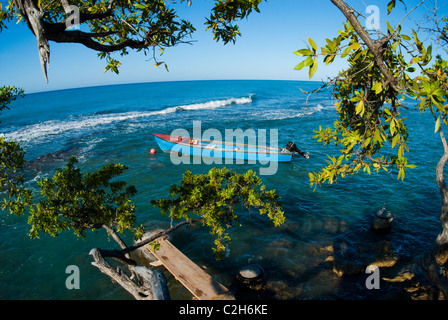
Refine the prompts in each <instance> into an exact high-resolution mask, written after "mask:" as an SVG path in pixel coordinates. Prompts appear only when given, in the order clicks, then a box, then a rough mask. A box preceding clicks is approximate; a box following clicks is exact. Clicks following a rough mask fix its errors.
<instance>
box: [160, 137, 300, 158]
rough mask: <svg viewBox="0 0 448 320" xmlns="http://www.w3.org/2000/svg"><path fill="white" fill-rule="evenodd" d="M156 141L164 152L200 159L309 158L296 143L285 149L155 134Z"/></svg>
mask: <svg viewBox="0 0 448 320" xmlns="http://www.w3.org/2000/svg"><path fill="white" fill-rule="evenodd" d="M153 135H154V137H155V140H156V142H157V144H158V145H159V147H160V149H162V150H163V151H164V152H177V153H182V154H188V155H192V156H199V157H210V158H221V159H233V160H243V161H244V160H248V161H259V162H268V161H276V162H289V161H291V160H292V158H293V156H294V155H296V154H299V155H301V156H302V157H304V158H309V156H308V154H305V153H304V152H302V151H300V150H299V149H298V148H297V146H296V145H295V143H293V142H289V143H288V145H287V146H286V147H285V148H283V149H280V148H272V147H266V146H255V145H248V144H241V143H228V142H224V141H210V140H201V139H191V138H188V137H182V136H175V135H168V134H159V133H154V134H153Z"/></svg>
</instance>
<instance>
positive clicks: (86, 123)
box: [0, 95, 253, 142]
mask: <svg viewBox="0 0 448 320" xmlns="http://www.w3.org/2000/svg"><path fill="white" fill-rule="evenodd" d="M252 96H253V95H250V96H248V97H242V98H230V99H224V100H213V101H208V102H204V103H195V104H190V105H181V106H176V107H168V108H165V109H162V110H158V111H143V112H136V111H132V112H123V113H114V114H95V115H89V116H83V117H80V118H75V117H71V118H70V119H67V120H48V121H45V122H40V123H36V124H32V125H28V126H25V127H23V128H20V129H18V130H14V131H12V132H9V133H5V134H0V136H4V137H5V139H6V140H14V141H18V142H32V141H34V140H36V139H42V138H45V137H48V136H54V135H60V134H63V133H65V132H69V131H76V130H84V129H90V128H95V127H99V126H104V125H108V124H111V123H113V122H123V121H128V120H133V119H138V118H145V117H151V116H157V115H165V114H170V113H175V112H178V111H190V110H205V109H216V108H221V107H225V106H230V105H233V104H237V105H239V104H246V103H251V102H252Z"/></svg>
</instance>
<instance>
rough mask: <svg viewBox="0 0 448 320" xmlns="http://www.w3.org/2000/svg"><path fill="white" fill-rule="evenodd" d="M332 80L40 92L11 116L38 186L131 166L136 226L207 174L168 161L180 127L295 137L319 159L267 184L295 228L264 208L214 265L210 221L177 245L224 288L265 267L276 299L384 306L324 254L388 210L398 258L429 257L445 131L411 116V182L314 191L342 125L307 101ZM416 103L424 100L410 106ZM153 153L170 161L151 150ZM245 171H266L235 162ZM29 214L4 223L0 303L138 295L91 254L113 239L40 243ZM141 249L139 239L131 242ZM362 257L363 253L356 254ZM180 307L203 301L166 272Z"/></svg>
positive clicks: (299, 163) (319, 104)
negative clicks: (76, 279)
mask: <svg viewBox="0 0 448 320" xmlns="http://www.w3.org/2000/svg"><path fill="white" fill-rule="evenodd" d="M318 85H320V83H316V82H296V81H191V82H166V83H146V84H129V85H116V86H104V87H92V88H82V89H71V90H62V91H54V92H45V93H36V94H29V95H27V96H26V97H25V98H24V99H20V100H18V101H16V102H14V104H13V105H12V108H11V110H10V111H8V110H6V111H4V112H3V114H2V115H1V128H2V131H1V132H2V133H3V134H4V136H5V137H6V138H7V139H14V140H17V141H20V142H21V143H22V146H23V147H24V148H25V149H26V152H27V154H26V159H27V160H28V164H27V186H30V187H32V188H35V187H36V180H37V179H40V178H43V177H48V176H51V175H52V174H53V173H54V170H55V168H58V167H62V166H64V165H65V163H66V161H67V159H68V158H69V157H70V156H72V155H74V156H76V157H78V159H79V161H80V162H79V166H80V167H81V168H82V170H83V171H89V170H93V169H97V168H99V167H101V166H102V165H104V164H105V163H110V162H120V163H123V164H125V165H127V166H128V167H129V170H128V171H127V172H126V174H125V175H124V176H123V179H126V180H127V181H128V182H129V183H130V184H133V185H135V186H136V188H137V190H138V194H137V195H136V196H135V197H134V198H133V200H134V202H135V203H136V205H137V218H138V219H137V220H138V223H139V224H140V223H141V224H144V225H145V226H147V227H148V228H166V227H168V226H169V224H170V221H169V220H167V218H165V217H163V216H162V215H161V214H160V213H159V212H158V210H157V208H155V207H153V206H152V205H151V204H150V200H151V199H157V198H162V197H167V196H168V190H169V186H170V185H171V184H174V183H178V182H179V181H180V179H181V177H182V173H183V172H184V171H185V170H186V169H188V170H191V171H192V172H194V173H202V172H206V171H208V170H209V169H210V167H211V166H210V165H207V164H204V163H202V164H180V165H175V164H173V163H172V162H171V160H170V156H169V155H168V154H164V153H161V152H160V149H158V147H157V145H156V143H155V141H154V138H153V136H152V134H153V133H164V134H169V133H171V132H172V131H173V130H175V129H185V130H187V131H188V132H192V130H193V121H201V128H202V131H205V130H207V129H217V130H219V131H220V132H222V134H223V135H224V132H225V130H226V129H238V128H239V129H242V130H247V129H255V130H259V129H266V130H267V131H268V133H269V130H273V129H276V130H278V143H279V147H283V146H285V145H286V144H287V143H288V141H294V142H295V143H296V144H297V145H298V147H299V148H300V149H301V150H302V151H305V152H309V153H310V159H303V158H298V159H296V160H294V161H292V162H290V163H279V164H278V168H277V170H276V172H275V174H273V175H264V176H262V179H263V182H264V183H265V184H266V185H267V186H268V187H269V188H273V189H276V190H277V192H278V193H279V194H280V195H281V198H282V203H283V206H284V210H285V215H286V219H287V220H286V223H285V224H284V225H283V226H281V227H279V228H274V227H273V226H272V224H271V223H270V222H268V221H267V220H266V219H265V217H260V216H259V215H257V213H256V212H250V213H245V214H243V213H241V214H240V215H239V216H240V217H241V222H242V224H243V226H242V227H240V228H233V229H230V234H231V237H232V239H233V240H232V243H231V245H230V246H229V250H228V255H227V258H226V259H225V260H224V261H219V262H217V261H215V260H214V256H213V253H212V251H211V246H212V244H213V243H212V242H213V241H212V238H211V236H210V235H209V234H208V233H207V230H205V229H202V228H201V227H199V226H195V227H190V228H186V229H182V230H179V231H177V232H176V233H175V234H173V235H172V237H171V241H172V242H173V243H174V244H175V245H176V246H177V247H178V248H179V249H180V250H182V251H183V252H184V253H185V254H186V255H188V256H189V257H190V258H191V259H192V260H194V261H195V262H196V263H197V264H198V265H200V266H205V267H206V268H207V269H206V270H207V271H208V272H210V273H211V274H212V275H213V276H214V277H215V278H216V279H217V280H219V281H220V282H222V283H223V284H224V285H226V286H229V287H232V286H233V283H234V282H233V281H234V276H235V274H236V273H237V272H238V270H239V269H240V268H241V267H243V266H245V265H247V264H248V263H258V264H260V265H261V266H262V267H263V269H264V270H265V272H266V280H267V283H266V290H264V291H263V292H260V293H259V294H258V296H257V297H259V298H265V299H292V298H296V299H333V298H336V299H337V298H351V299H353V298H354V299H362V298H366V297H372V294H373V295H374V294H380V293H381V292H376V293H372V292H371V291H369V290H366V289H365V287H363V286H364V281H365V277H362V276H360V277H358V278H356V277H355V278H352V279H351V280H350V282H349V284H347V283H346V282H345V283H342V281H341V279H339V278H337V277H336V276H335V274H334V273H333V272H332V271H331V266H329V264H328V263H324V260H325V258H326V256H325V255H324V254H323V253H322V250H321V248H323V247H327V246H331V245H335V244H337V243H340V242H341V241H342V240H344V241H349V242H350V243H351V244H354V245H355V246H356V245H362V244H363V243H364V242H366V241H373V240H375V241H378V240H381V239H378V238H375V236H372V235H371V232H370V231H369V228H370V221H371V216H372V214H373V213H374V212H376V211H378V210H379V209H381V207H382V206H383V204H385V205H386V207H387V209H388V210H390V211H391V212H392V214H393V215H394V218H395V220H394V226H393V229H392V231H391V232H390V233H389V234H387V235H385V236H384V237H385V238H384V239H386V240H387V241H388V242H389V243H390V245H391V246H392V247H393V249H394V250H395V251H396V252H397V253H398V254H399V255H400V257H403V258H404V259H405V260H406V259H411V258H412V257H413V256H414V255H416V254H419V253H422V252H423V251H424V250H425V248H427V245H428V243H429V242H430V241H432V240H433V239H434V237H435V236H436V235H437V234H438V232H439V229H440V227H439V221H438V215H439V210H440V198H439V193H438V190H437V187H436V184H435V176H434V174H435V173H434V168H435V165H436V163H437V161H438V158H439V156H440V155H441V153H442V149H441V143H440V141H439V140H438V137H437V136H436V135H435V134H434V133H433V132H434V127H433V120H432V119H431V118H430V117H429V115H421V114H420V113H418V112H417V111H415V110H413V108H412V107H411V108H410V109H409V110H408V111H406V117H407V123H408V125H409V128H410V129H409V131H410V132H411V133H412V135H411V138H410V141H409V148H410V151H411V153H410V162H411V163H415V164H417V165H418V167H417V168H416V169H413V170H411V171H409V172H408V174H407V177H406V179H405V181H397V180H396V175H393V174H388V173H386V172H383V173H380V174H373V175H372V176H368V175H364V174H361V175H359V176H356V177H349V178H347V179H345V180H343V181H339V182H338V183H337V184H334V185H331V186H328V185H324V186H322V187H320V188H317V189H316V190H313V189H312V188H310V186H309V181H308V172H309V171H316V170H318V169H319V168H320V167H322V166H323V165H324V164H325V160H326V154H327V153H329V152H331V151H332V150H333V151H334V148H333V147H324V146H322V145H321V144H319V143H317V142H316V141H315V140H314V139H313V138H312V136H313V135H314V132H313V130H317V128H318V126H319V125H322V126H326V125H331V124H332V122H333V121H334V119H335V108H334V102H335V101H333V100H332V99H331V95H330V93H325V94H320V95H319V96H316V95H312V96H310V97H309V100H308V105H307V106H306V107H305V102H306V99H307V96H306V95H305V94H304V93H303V92H302V91H301V90H300V88H301V89H305V90H311V89H313V88H316V87H317V86H318ZM411 106H412V105H411ZM151 148H155V149H156V150H157V151H159V152H158V153H156V154H155V155H151V154H149V150H150V149H151ZM230 167H231V168H232V170H235V171H238V172H245V171H246V170H248V169H254V171H256V172H257V173H258V172H259V169H260V165H259V164H239V165H237V164H234V165H231V166H230ZM28 231H29V227H28V225H27V218H26V216H22V217H16V216H12V215H10V214H8V213H2V214H1V215H0V246H1V248H0V299H130V298H131V297H130V296H129V294H127V293H126V292H125V291H124V290H122V289H121V288H119V287H118V286H117V285H115V284H113V283H111V281H110V280H109V278H107V276H105V275H103V274H102V273H100V272H99V270H98V269H97V268H95V267H93V266H92V265H91V264H90V263H91V258H90V256H88V253H89V251H90V249H92V248H95V247H99V248H104V249H108V248H113V247H115V245H114V243H113V242H112V241H109V240H108V239H107V237H106V235H105V233H103V232H102V231H98V232H92V233H89V234H88V235H87V238H86V239H85V240H80V239H77V238H76V237H75V236H73V235H72V234H71V233H70V232H66V233H63V234H61V235H60V236H59V237H57V238H51V237H48V236H42V237H41V238H40V239H38V240H30V239H29V238H28V235H27V233H28ZM127 240H128V242H129V243H130V242H131V240H130V239H127ZM355 259H356V257H355ZM69 265H76V266H78V267H79V269H80V289H79V290H76V289H75V290H68V289H67V288H66V286H65V281H66V279H67V277H68V274H66V273H65V270H66V268H67V266H69ZM167 277H168V281H169V287H170V291H171V295H172V298H174V299H185V298H186V299H189V298H190V297H191V296H190V295H189V294H188V292H186V290H185V289H183V288H182V287H181V286H180V285H179V284H178V283H177V282H176V281H175V280H174V279H172V278H171V277H170V275H169V274H167Z"/></svg>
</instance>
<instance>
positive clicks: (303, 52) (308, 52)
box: [293, 49, 313, 57]
mask: <svg viewBox="0 0 448 320" xmlns="http://www.w3.org/2000/svg"><path fill="white" fill-rule="evenodd" d="M293 53H294V54H295V55H297V56H299V57H302V56H311V55H313V53H312V52H311V50H310V49H300V50H297V51H294V52H293Z"/></svg>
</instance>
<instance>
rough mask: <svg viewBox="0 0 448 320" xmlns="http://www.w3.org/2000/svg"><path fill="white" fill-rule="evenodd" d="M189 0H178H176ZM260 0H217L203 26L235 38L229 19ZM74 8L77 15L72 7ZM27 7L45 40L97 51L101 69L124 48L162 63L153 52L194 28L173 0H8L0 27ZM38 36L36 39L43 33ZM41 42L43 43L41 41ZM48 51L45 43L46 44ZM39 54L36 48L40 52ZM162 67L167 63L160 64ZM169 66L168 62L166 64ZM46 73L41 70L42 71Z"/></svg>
mask: <svg viewBox="0 0 448 320" xmlns="http://www.w3.org/2000/svg"><path fill="white" fill-rule="evenodd" d="M184 2H187V4H188V5H189V6H190V5H191V4H192V1H191V0H189V1H185V0H180V1H178V5H180V4H182V3H184ZM260 2H261V0H232V1H223V0H216V1H215V6H214V7H213V9H212V12H211V14H210V18H208V19H206V22H205V25H206V26H207V30H208V29H211V30H212V32H213V35H214V38H215V39H216V40H222V41H223V42H224V43H228V42H235V39H236V37H237V36H238V35H240V32H239V29H238V26H236V25H234V24H233V22H235V21H237V20H241V19H243V18H245V17H247V16H248V15H249V14H250V13H251V12H252V11H253V10H255V11H257V12H259V9H258V5H259V4H260ZM73 6H74V7H76V8H77V9H78V10H79V19H78V20H76V19H75V18H76V17H75V15H74V13H73V12H72V7H73ZM28 9H32V10H34V12H37V14H38V16H39V17H40V18H39V19H38V21H36V22H35V24H36V23H37V24H41V26H40V27H41V28H42V29H45V32H44V33H43V36H44V37H45V38H46V40H49V41H55V42H60V43H61V42H62V43H67V42H71V43H80V44H83V45H84V46H86V47H88V48H90V49H93V50H96V51H98V56H99V57H100V58H101V59H106V61H107V64H106V68H105V71H108V70H109V71H112V72H115V73H118V72H119V67H120V65H121V63H120V61H118V60H117V59H116V58H113V57H112V53H114V52H116V53H119V54H120V55H121V56H124V55H127V54H128V53H129V50H135V51H137V52H139V51H143V52H144V54H145V55H147V54H148V53H151V52H152V58H153V59H154V60H155V65H154V66H155V67H158V66H160V65H162V64H165V63H164V62H163V61H158V58H157V53H159V54H160V55H161V54H163V52H164V50H165V48H168V47H173V46H176V45H178V44H181V43H189V42H191V36H192V34H193V32H194V31H195V30H196V28H195V27H194V26H193V25H192V24H191V22H189V21H187V20H185V19H182V18H181V17H179V16H178V15H177V12H176V2H175V1H166V0H151V1H147V0H133V1H127V0H100V1H90V0H70V1H67V0H61V1H54V0H8V5H7V6H6V7H5V8H4V9H2V7H0V31H2V29H3V28H5V27H6V23H5V22H7V21H10V20H12V18H13V17H14V16H16V17H17V20H18V21H21V20H22V21H24V22H26V23H27V24H28V26H29V27H30V29H31V31H33V33H34V34H36V30H33V28H35V27H31V26H32V25H33V23H30V21H32V20H33V19H34V18H33V17H32V16H30V14H29V12H28ZM73 24H79V27H78V28H77V29H67V28H66V27H67V25H68V26H71V25H73ZM36 37H37V38H38V42H39V43H41V41H43V40H42V39H39V37H38V36H37V35H36ZM42 43H43V45H44V46H48V44H47V43H45V42H42ZM48 51H49V48H48ZM40 54H41V53H40ZM165 67H166V68H167V65H166V64H165ZM167 70H168V68H167ZM44 73H45V75H46V72H44Z"/></svg>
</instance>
